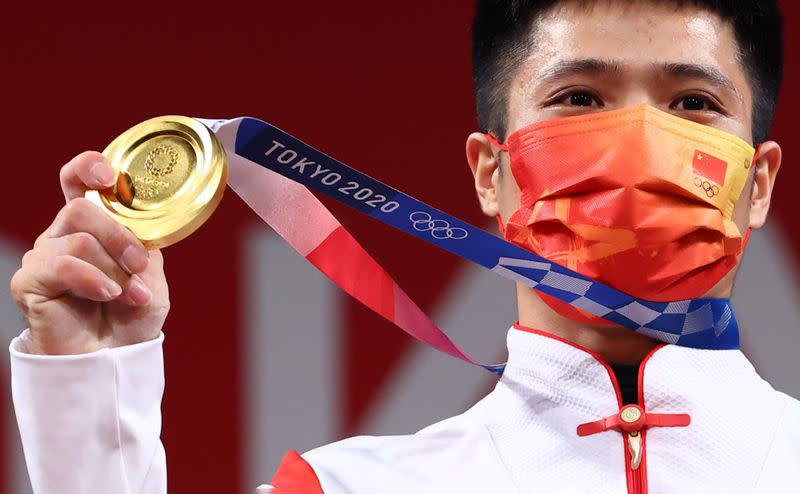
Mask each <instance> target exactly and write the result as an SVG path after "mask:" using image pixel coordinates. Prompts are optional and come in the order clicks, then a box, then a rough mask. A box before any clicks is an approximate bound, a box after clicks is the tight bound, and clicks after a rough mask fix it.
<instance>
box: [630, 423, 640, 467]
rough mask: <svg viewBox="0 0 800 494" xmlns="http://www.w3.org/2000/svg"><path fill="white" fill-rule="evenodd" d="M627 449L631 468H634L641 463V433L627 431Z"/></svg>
mask: <svg viewBox="0 0 800 494" xmlns="http://www.w3.org/2000/svg"><path fill="white" fill-rule="evenodd" d="M628 451H629V452H630V454H631V470H636V469H638V468H639V465H641V463H642V434H641V432H640V431H633V432H629V433H628Z"/></svg>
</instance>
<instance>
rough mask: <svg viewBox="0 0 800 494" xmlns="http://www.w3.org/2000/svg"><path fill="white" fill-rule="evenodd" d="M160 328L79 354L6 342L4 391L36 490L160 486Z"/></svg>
mask: <svg viewBox="0 0 800 494" xmlns="http://www.w3.org/2000/svg"><path fill="white" fill-rule="evenodd" d="M163 340H164V335H163V334H162V335H160V336H159V337H158V338H157V339H155V340H151V341H148V342H144V343H139V344H136V345H130V346H126V347H119V348H112V349H104V350H100V351H97V352H94V353H89V354H84V355H65V356H45V355H33V354H31V353H28V351H27V349H28V345H29V342H30V340H29V335H28V332H27V331H26V332H25V333H23V334H22V335H21V336H20V337H18V338H15V339H14V340H13V341H12V342H11V346H10V348H9V351H10V353H11V391H12V396H13V400H14V409H15V411H16V415H17V423H18V425H19V431H20V436H21V437H22V446H23V450H24V453H25V461H26V463H27V466H28V474H29V475H30V479H31V485H32V486H33V491H34V492H35V493H36V494H51V493H59V494H86V493H88V492H114V493H119V494H134V493H135V494H165V493H166V492H167V475H166V472H167V470H166V456H165V453H164V447H163V445H162V444H161V441H160V434H161V397H162V395H163V392H164V359H163V353H162V344H163Z"/></svg>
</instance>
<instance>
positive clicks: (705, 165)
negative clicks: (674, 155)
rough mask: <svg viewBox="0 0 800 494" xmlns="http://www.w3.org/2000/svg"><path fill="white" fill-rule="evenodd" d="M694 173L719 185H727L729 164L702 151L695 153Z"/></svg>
mask: <svg viewBox="0 0 800 494" xmlns="http://www.w3.org/2000/svg"><path fill="white" fill-rule="evenodd" d="M692 167H693V168H694V172H695V173H696V174H698V175H702V176H704V177H706V178H707V179H709V180H711V181H713V182H716V183H717V184H719V185H725V174H726V173H727V171H728V163H726V162H725V161H724V160H721V159H719V158H717V157H715V156H711V155H710V154H707V153H702V152H700V151H695V152H694V161H693V162H692Z"/></svg>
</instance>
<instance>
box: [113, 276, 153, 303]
mask: <svg viewBox="0 0 800 494" xmlns="http://www.w3.org/2000/svg"><path fill="white" fill-rule="evenodd" d="M152 299H153V294H152V292H151V291H150V289H149V288H147V285H145V283H144V281H143V280H142V278H140V277H139V275H137V274H132V275H130V276H129V277H128V280H127V282H126V283H125V284H124V285H123V289H122V295H120V296H119V297H118V298H117V301H118V302H122V303H123V304H127V305H133V306H143V305H147V304H149V303H150V301H151V300H152Z"/></svg>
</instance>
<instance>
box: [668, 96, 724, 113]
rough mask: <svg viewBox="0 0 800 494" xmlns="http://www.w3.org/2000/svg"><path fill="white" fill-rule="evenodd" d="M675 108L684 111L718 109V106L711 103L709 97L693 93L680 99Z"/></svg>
mask: <svg viewBox="0 0 800 494" xmlns="http://www.w3.org/2000/svg"><path fill="white" fill-rule="evenodd" d="M675 109H677V110H683V111H708V110H712V111H718V109H717V106H716V105H715V104H713V103H711V102H710V101H709V100H708V98H704V97H702V96H697V95H692V96H685V97H683V98H681V99H679V100H678V101H677V102H676V104H675Z"/></svg>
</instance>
